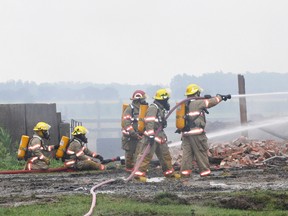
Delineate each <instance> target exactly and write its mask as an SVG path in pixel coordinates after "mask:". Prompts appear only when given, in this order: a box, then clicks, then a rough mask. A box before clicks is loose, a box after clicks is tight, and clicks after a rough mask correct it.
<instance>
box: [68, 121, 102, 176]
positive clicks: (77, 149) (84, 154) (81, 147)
mask: <svg viewBox="0 0 288 216" xmlns="http://www.w3.org/2000/svg"><path fill="white" fill-rule="evenodd" d="M87 133H88V130H87V129H86V128H85V127H83V126H76V127H75V128H74V130H73V132H72V133H71V134H72V136H73V138H72V140H71V142H70V143H69V144H68V148H67V150H66V153H65V159H64V161H65V162H64V165H65V166H66V167H70V168H74V169H77V170H105V166H104V165H103V164H101V161H103V157H102V156H101V155H100V154H97V153H95V152H92V151H90V150H89V149H88V148H87V147H86V146H85V144H87V143H88V139H87V137H86V134H87ZM94 158H95V159H94ZM96 159H97V160H96Z"/></svg>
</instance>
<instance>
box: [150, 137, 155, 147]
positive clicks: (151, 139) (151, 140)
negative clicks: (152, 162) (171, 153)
mask: <svg viewBox="0 0 288 216" xmlns="http://www.w3.org/2000/svg"><path fill="white" fill-rule="evenodd" d="M148 141H149V145H150V146H152V145H153V144H154V142H155V136H149V137H148Z"/></svg>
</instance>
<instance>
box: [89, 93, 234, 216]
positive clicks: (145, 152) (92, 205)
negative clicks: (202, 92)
mask: <svg viewBox="0 0 288 216" xmlns="http://www.w3.org/2000/svg"><path fill="white" fill-rule="evenodd" d="M207 98H211V96H210V97H209V96H204V97H189V98H186V99H184V100H182V101H180V102H179V103H177V104H176V105H175V106H174V107H173V108H172V109H171V110H170V111H169V112H168V113H167V115H166V116H165V120H167V119H168V118H169V116H170V115H171V114H172V112H174V111H175V110H176V109H177V107H178V106H180V105H181V104H183V103H185V102H186V101H189V100H192V99H193V100H203V99H207ZM230 98H231V96H230ZM160 130H162V125H160V127H159V128H158V129H157V130H156V132H155V136H157V134H158V133H159V132H160ZM149 151H150V145H149V144H148V145H147V147H146V148H145V149H144V151H143V153H142V156H141V157H140V158H139V159H138V160H137V161H136V164H135V166H134V170H133V171H132V173H131V174H130V175H129V176H128V178H126V179H124V182H125V183H127V182H128V181H129V180H130V179H131V178H133V177H134V174H135V172H136V171H137V170H138V168H139V166H140V164H141V163H142V161H143V159H144V157H145V156H146V155H147V153H148V152H149ZM117 180H118V181H123V179H121V178H119V179H110V180H107V181H104V182H102V183H99V184H97V185H95V186H93V187H92V188H91V189H90V193H91V194H92V203H91V207H90V210H89V212H87V213H86V214H85V215H84V216H90V215H92V213H93V210H94V208H95V206H96V193H95V189H96V188H98V187H100V186H102V185H105V184H107V183H112V182H115V181H117Z"/></svg>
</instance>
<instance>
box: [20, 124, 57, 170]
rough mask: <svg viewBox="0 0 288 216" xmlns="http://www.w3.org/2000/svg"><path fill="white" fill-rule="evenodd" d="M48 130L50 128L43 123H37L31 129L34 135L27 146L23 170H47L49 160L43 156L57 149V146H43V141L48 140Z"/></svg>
mask: <svg viewBox="0 0 288 216" xmlns="http://www.w3.org/2000/svg"><path fill="white" fill-rule="evenodd" d="M50 128H51V126H50V125H49V124H47V123H45V122H38V123H37V124H36V125H35V127H34V128H33V131H34V134H33V136H32V138H31V139H30V141H29V144H28V150H27V154H26V160H27V163H26V165H25V170H47V169H48V168H49V164H50V159H49V157H47V156H45V152H50V151H52V150H53V149H58V147H59V144H57V145H50V146H46V145H44V139H46V140H48V139H49V138H50V133H49V130H50Z"/></svg>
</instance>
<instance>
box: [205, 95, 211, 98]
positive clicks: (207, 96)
mask: <svg viewBox="0 0 288 216" xmlns="http://www.w3.org/2000/svg"><path fill="white" fill-rule="evenodd" d="M211 97H212V96H211V95H204V98H205V99H210V98H211Z"/></svg>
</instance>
